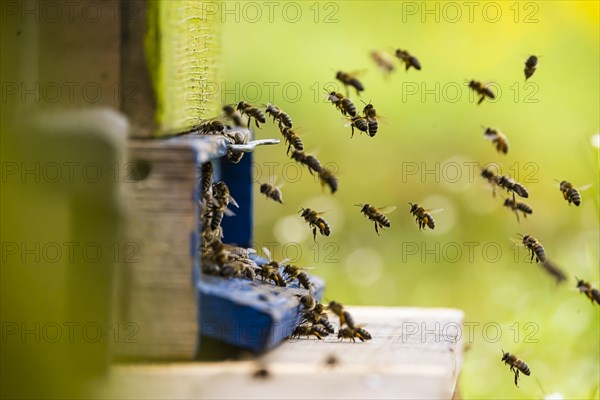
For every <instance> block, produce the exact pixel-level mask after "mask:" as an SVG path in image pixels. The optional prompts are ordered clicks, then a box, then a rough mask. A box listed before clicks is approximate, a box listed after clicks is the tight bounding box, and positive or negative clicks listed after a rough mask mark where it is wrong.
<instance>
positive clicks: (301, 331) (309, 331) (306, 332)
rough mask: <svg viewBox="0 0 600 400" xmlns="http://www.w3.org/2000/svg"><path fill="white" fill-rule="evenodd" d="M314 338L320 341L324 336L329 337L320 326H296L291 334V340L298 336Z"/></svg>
mask: <svg viewBox="0 0 600 400" xmlns="http://www.w3.org/2000/svg"><path fill="white" fill-rule="evenodd" d="M311 335H312V336H315V337H316V338H317V339H319V340H321V339H323V338H324V337H326V336H329V332H327V331H326V330H325V329H324V328H323V327H322V326H321V325H309V324H302V325H298V326H297V327H296V329H294V332H292V336H291V337H292V338H294V337H297V338H299V337H300V336H311Z"/></svg>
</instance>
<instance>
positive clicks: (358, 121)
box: [346, 115, 377, 138]
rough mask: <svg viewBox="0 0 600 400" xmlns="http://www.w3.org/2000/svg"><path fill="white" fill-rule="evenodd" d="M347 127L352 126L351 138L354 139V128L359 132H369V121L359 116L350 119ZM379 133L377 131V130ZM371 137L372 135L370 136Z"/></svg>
mask: <svg viewBox="0 0 600 400" xmlns="http://www.w3.org/2000/svg"><path fill="white" fill-rule="evenodd" d="M346 126H350V127H351V128H352V134H351V135H350V137H351V138H353V137H354V128H356V129H358V131H359V132H368V131H369V121H368V120H367V118H365V117H362V116H360V115H357V116H356V117H351V118H348V123H347V124H346ZM375 132H377V129H375ZM369 136H370V134H369Z"/></svg>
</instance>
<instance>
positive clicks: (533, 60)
mask: <svg viewBox="0 0 600 400" xmlns="http://www.w3.org/2000/svg"><path fill="white" fill-rule="evenodd" d="M537 64H538V58H537V56H529V58H527V60H525V69H524V70H523V71H524V72H525V80H527V79H529V78H531V77H532V76H533V74H534V73H535V70H536V68H537Z"/></svg>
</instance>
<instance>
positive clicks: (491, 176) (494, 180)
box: [481, 168, 500, 197]
mask: <svg viewBox="0 0 600 400" xmlns="http://www.w3.org/2000/svg"><path fill="white" fill-rule="evenodd" d="M481 176H482V177H483V179H485V180H486V182H488V183H489V184H490V185H492V194H493V195H494V197H496V186H498V180H499V179H500V177H499V176H498V175H497V174H496V173H495V172H494V171H493V170H491V169H489V168H483V169H482V170H481Z"/></svg>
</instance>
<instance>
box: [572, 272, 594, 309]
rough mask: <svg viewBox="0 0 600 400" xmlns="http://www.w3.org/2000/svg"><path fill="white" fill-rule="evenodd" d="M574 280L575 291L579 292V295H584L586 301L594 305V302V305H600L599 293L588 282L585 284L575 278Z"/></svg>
mask: <svg viewBox="0 0 600 400" xmlns="http://www.w3.org/2000/svg"><path fill="white" fill-rule="evenodd" d="M575 279H576V280H577V286H576V288H577V290H579V292H580V293H583V294H585V296H586V297H587V298H588V299H590V301H591V302H592V304H594V301H595V302H596V304H598V305H600V291H598V289H596V288H594V287H592V285H591V284H590V283H589V282H586V281H584V280H582V279H579V278H577V277H575Z"/></svg>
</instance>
